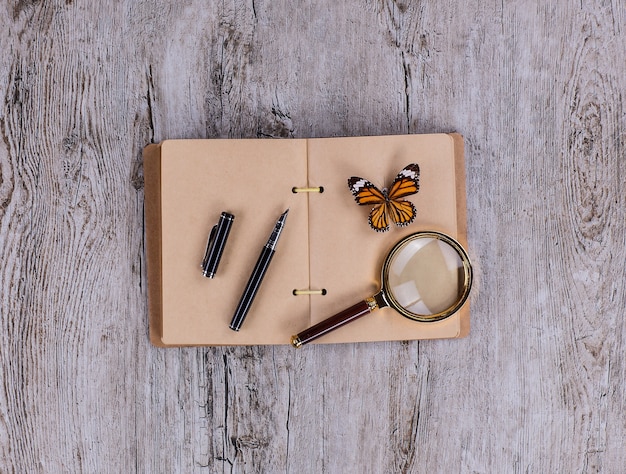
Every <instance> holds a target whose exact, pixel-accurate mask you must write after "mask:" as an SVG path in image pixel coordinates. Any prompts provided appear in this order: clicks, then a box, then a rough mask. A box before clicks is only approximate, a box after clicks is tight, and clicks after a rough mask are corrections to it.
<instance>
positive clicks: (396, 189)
mask: <svg viewBox="0 0 626 474" xmlns="http://www.w3.org/2000/svg"><path fill="white" fill-rule="evenodd" d="M419 174H420V170H419V166H418V165H417V164H416V163H411V164H410V165H408V166H405V167H404V168H403V169H402V170H401V171H400V172H399V173H398V175H397V176H396V179H395V180H394V181H393V183H392V184H391V186H390V187H389V188H388V189H387V188H383V189H382V190H381V189H378V188H377V187H376V186H375V185H374V184H372V183H371V182H370V181H368V180H366V179H363V178H359V177H358V176H353V177H351V178H350V179H348V188H350V191H351V192H352V194H353V196H354V200H355V201H356V203H357V204H358V205H360V206H366V205H373V208H372V210H371V212H370V215H369V224H370V227H371V228H372V229H374V230H375V231H377V232H386V231H387V230H389V221H392V222H394V223H395V224H396V225H398V226H406V225H409V224H410V223H412V222H413V221H414V220H415V214H416V210H415V206H414V205H413V203H411V202H410V201H406V200H404V199H401V198H403V197H406V196H410V195H411V194H415V193H417V192H418V191H419Z"/></svg>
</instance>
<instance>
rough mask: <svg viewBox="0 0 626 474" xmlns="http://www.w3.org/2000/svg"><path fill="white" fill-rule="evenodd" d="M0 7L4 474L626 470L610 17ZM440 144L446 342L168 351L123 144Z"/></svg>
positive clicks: (615, 62) (473, 1)
mask: <svg viewBox="0 0 626 474" xmlns="http://www.w3.org/2000/svg"><path fill="white" fill-rule="evenodd" d="M295 3H297V2H287V1H285V0H278V1H268V0H248V1H245V2H244V1H239V0H225V1H221V2H201V1H177V2H171V1H161V0H155V1H152V2H147V1H118V2H89V1H86V0H75V1H70V0H67V1H59V0H57V1H49V2H38V1H30V0H29V1H26V0H23V1H16V0H11V1H8V2H6V3H5V4H4V5H3V6H1V7H0V48H1V52H2V54H1V55H0V135H1V137H2V140H0V173H1V179H0V239H1V243H2V245H1V247H0V292H1V293H0V294H1V297H2V298H1V305H2V306H1V315H0V316H1V326H0V367H1V370H0V471H1V472H17V473H23V472H164V473H165V472H167V473H170V472H306V473H308V472H311V473H318V472H328V473H345V472H372V473H379V472H380V473H383V472H385V473H387V472H428V473H431V472H442V473H444V472H445V473H448V472H483V473H500V472H533V473H546V472H611V473H617V472H624V466H626V449H625V447H626V396H625V393H626V380H625V378H626V360H625V357H624V354H625V353H626V340H625V334H626V329H625V325H624V315H625V309H624V308H625V306H626V301H625V300H626V295H625V290H626V286H625V283H624V282H625V280H626V270H625V263H626V251H625V244H626V229H625V218H626V197H625V196H626V193H625V192H624V178H625V177H626V161H625V158H624V151H625V150H624V146H625V145H624V140H625V125H626V109H625V106H624V101H623V91H625V90H626V62H625V61H624V53H625V51H626V17H625V14H626V11H625V10H624V6H623V5H622V3H621V2H619V1H616V0H613V1H605V2H600V1H580V2H542V1H534V2H533V1H519V2H485V1H482V0H470V1H468V2H452V1H449V0H442V1H434V0H433V1H430V0H429V1H416V2H394V1H391V0H388V1H378V2H375V1H366V2H361V1H356V0H348V1H342V2H337V1H334V0H323V1H322V0H318V1H313V2H301V5H296V4H295ZM441 131H457V132H460V133H462V134H463V135H464V136H465V138H466V147H467V148H466V161H467V163H466V167H467V185H468V216H469V223H468V224H469V243H470V252H471V254H472V256H473V259H474V261H475V263H476V265H477V274H478V283H479V284H478V287H477V291H476V292H475V293H474V297H473V301H472V315H473V316H472V332H471V335H470V336H469V337H468V338H466V339H463V340H455V341H432V342H410V343H381V344H356V345H338V346H317V347H310V348H307V349H306V350H300V351H295V350H294V349H292V348H290V347H287V346H284V347H250V348H228V347H221V348H186V349H169V350H160V349H155V348H153V347H151V346H150V344H149V342H148V337H147V322H146V321H147V316H146V273H145V254H144V244H143V180H142V165H141V149H142V148H143V146H144V145H146V144H147V143H150V142H156V141H159V140H162V139H165V138H200V137H257V136H262V137H265V136H267V137H327V136H337V135H354V136H356V135H364V134H391V133H424V132H441Z"/></svg>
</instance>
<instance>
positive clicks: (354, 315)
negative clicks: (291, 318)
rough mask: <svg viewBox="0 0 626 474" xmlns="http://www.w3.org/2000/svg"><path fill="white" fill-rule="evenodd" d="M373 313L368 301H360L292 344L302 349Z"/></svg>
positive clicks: (299, 336)
mask: <svg viewBox="0 0 626 474" xmlns="http://www.w3.org/2000/svg"><path fill="white" fill-rule="evenodd" d="M371 311H372V307H371V306H370V304H369V303H368V302H367V301H366V300H363V301H360V302H359V303H357V304H355V305H354V306H351V307H349V308H348V309H345V310H343V311H342V312H341V313H337V314H335V315H334V316H331V317H330V318H328V319H325V320H324V321H322V322H320V323H317V324H316V325H315V326H311V327H310V328H308V329H305V330H304V331H302V332H301V333H299V334H296V335H295V336H293V337H292V338H291V344H293V345H294V347H300V346H303V345H304V344H308V343H309V342H311V341H313V340H314V339H317V338H318V337H321V336H323V335H324V334H326V333H329V332H330V331H334V330H335V329H337V328H340V327H341V326H343V325H344V324H348V323H349V322H352V321H354V320H355V319H358V318H360V317H361V316H365V315H366V314H368V313H370V312H371Z"/></svg>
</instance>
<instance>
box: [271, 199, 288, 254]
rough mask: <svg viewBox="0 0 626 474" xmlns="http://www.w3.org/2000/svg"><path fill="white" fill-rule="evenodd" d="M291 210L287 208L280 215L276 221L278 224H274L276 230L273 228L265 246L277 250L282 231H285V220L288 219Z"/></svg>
mask: <svg viewBox="0 0 626 474" xmlns="http://www.w3.org/2000/svg"><path fill="white" fill-rule="evenodd" d="M288 212H289V209H287V210H286V211H285V212H283V213H282V214H281V215H280V217H279V218H278V220H277V221H276V225H275V226H274V230H272V233H271V234H270V238H269V239H268V240H267V244H265V246H266V247H267V248H269V249H271V250H275V249H276V243H277V242H278V238H279V237H280V233H281V232H282V231H283V228H284V227H285V221H286V220H287V213H288Z"/></svg>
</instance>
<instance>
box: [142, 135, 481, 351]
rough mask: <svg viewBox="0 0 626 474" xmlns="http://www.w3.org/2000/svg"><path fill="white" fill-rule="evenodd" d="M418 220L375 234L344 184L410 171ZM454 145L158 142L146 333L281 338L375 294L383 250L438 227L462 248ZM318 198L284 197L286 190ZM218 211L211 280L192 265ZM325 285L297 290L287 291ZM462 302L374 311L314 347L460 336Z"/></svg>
mask: <svg viewBox="0 0 626 474" xmlns="http://www.w3.org/2000/svg"><path fill="white" fill-rule="evenodd" d="M414 162H415V163H418V164H419V166H420V170H421V176H420V191H419V192H418V193H417V194H415V195H412V196H409V197H407V198H405V199H407V200H410V201H411V202H413V203H414V205H415V207H416V208H417V217H416V219H415V221H414V223H413V224H411V225H409V226H407V227H395V226H393V225H392V228H391V229H390V230H389V231H388V232H385V233H377V232H374V231H373V230H372V229H371V228H370V226H369V224H368V215H369V209H368V208H367V207H366V206H357V204H356V203H355V201H354V198H353V196H352V194H351V192H350V190H349V189H348V186H347V179H348V178H349V177H351V176H355V175H356V176H360V177H363V178H366V179H368V180H370V181H372V182H373V183H374V184H375V185H377V186H379V187H380V188H382V187H385V186H388V185H389V184H391V182H392V181H393V179H394V178H395V176H396V174H397V173H398V172H399V171H400V170H401V169H402V168H403V167H405V166H406V165H407V164H409V163H414ZM464 170H465V168H464V159H463V140H462V137H461V136H460V135H457V134H432V135H402V136H378V137H354V138H315V139H285V140H269V139H244V140H231V139H216V140H166V141H164V142H161V143H160V144H157V145H149V146H147V147H146V148H145V150H144V177H145V199H146V202H145V214H146V240H147V259H148V285H149V287H148V292H149V311H150V337H151V341H152V343H153V344H155V345H158V346H179V345H251V344H289V341H290V337H291V336H292V335H293V334H296V333H298V332H299V331H301V330H303V329H305V328H307V327H309V326H310V325H311V324H315V323H317V322H319V321H321V320H322V319H325V318H326V317H328V316H331V315H333V314H335V313H337V312H339V311H341V310H343V309H345V308H346V307H347V306H350V305H352V304H354V303H356V302H358V301H360V300H362V299H364V298H366V297H369V296H372V295H373V294H374V293H375V292H376V291H377V290H378V288H379V281H380V269H381V265H382V263H383V260H384V258H385V255H386V253H387V252H388V251H389V250H390V249H391V248H392V247H393V245H394V244H395V243H396V242H397V241H399V240H400V239H401V238H402V237H404V236H406V235H408V234H411V233H413V232H417V231H420V230H436V231H441V232H444V233H447V234H449V235H451V236H452V237H455V238H456V239H457V240H459V241H460V242H461V243H462V244H465V240H466V204H465V175H464V173H465V171H464ZM319 186H321V187H323V190H324V191H323V192H322V193H319V192H302V193H294V192H293V191H292V190H293V188H294V187H299V188H300V187H319ZM285 209H289V215H288V218H287V222H286V226H285V229H284V231H283V234H282V235H281V238H280V241H279V242H278V246H277V249H276V254H275V255H274V258H273V261H272V263H271V266H270V268H269V270H268V273H267V274H266V276H265V279H264V280H263V283H262V286H261V288H260V290H259V293H258V294H257V296H256V299H255V300H254V303H253V305H252V308H251V310H250V313H249V314H248V317H247V319H246V321H245V323H244V324H243V326H242V328H241V330H240V331H239V332H235V331H232V330H231V329H229V327H228V325H229V322H230V320H231V317H232V315H233V312H234V310H235V307H236V306H237V303H238V301H239V298H240V296H241V292H242V290H243V288H244V286H245V284H246V282H247V280H248V277H249V275H250V272H251V270H252V268H253V266H254V264H255V262H256V260H257V257H258V255H259V252H260V250H261V248H262V247H263V245H264V244H265V242H266V240H267V238H268V236H269V234H270V232H271V230H272V228H273V226H274V223H275V222H276V219H277V218H278V216H279V215H280V214H281V213H282V212H283V211H285ZM222 211H228V212H230V213H232V214H234V215H235V221H234V223H233V226H232V229H231V232H230V236H229V239H228V242H227V244H226V247H225V250H224V254H223V256H222V260H221V262H220V266H219V269H218V272H217V274H216V276H215V278H214V279H208V278H205V277H204V276H203V275H202V272H201V269H200V263H201V261H202V258H203V255H204V251H205V246H206V242H207V236H208V234H209V231H210V230H211V227H212V226H213V224H215V223H216V222H217V220H218V218H219V215H220V213H221V212H222ZM303 289H313V290H321V289H324V290H326V292H325V293H326V294H325V295H323V296H322V295H298V296H296V295H294V294H293V290H303ZM468 331H469V303H466V304H465V305H464V307H463V308H462V309H461V311H459V312H458V313H457V314H455V315H454V316H452V317H450V318H448V319H446V320H443V321H439V322H433V323H420V322H415V321H412V320H409V319H406V318H404V317H402V316H401V315H399V314H398V313H396V312H395V311H394V310H393V309H390V308H384V309H382V310H380V311H376V312H374V313H372V314H371V315H367V316H365V317H363V318H361V319H360V320H358V321H355V322H353V323H351V324H349V325H346V326H344V327H343V328H341V329H338V330H337V331H334V332H332V333H330V334H328V335H326V336H324V337H322V338H320V339H319V340H318V341H316V342H319V343H329V342H358V341H381V340H411V339H431V338H454V337H461V336H464V335H465V334H467V332H468Z"/></svg>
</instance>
